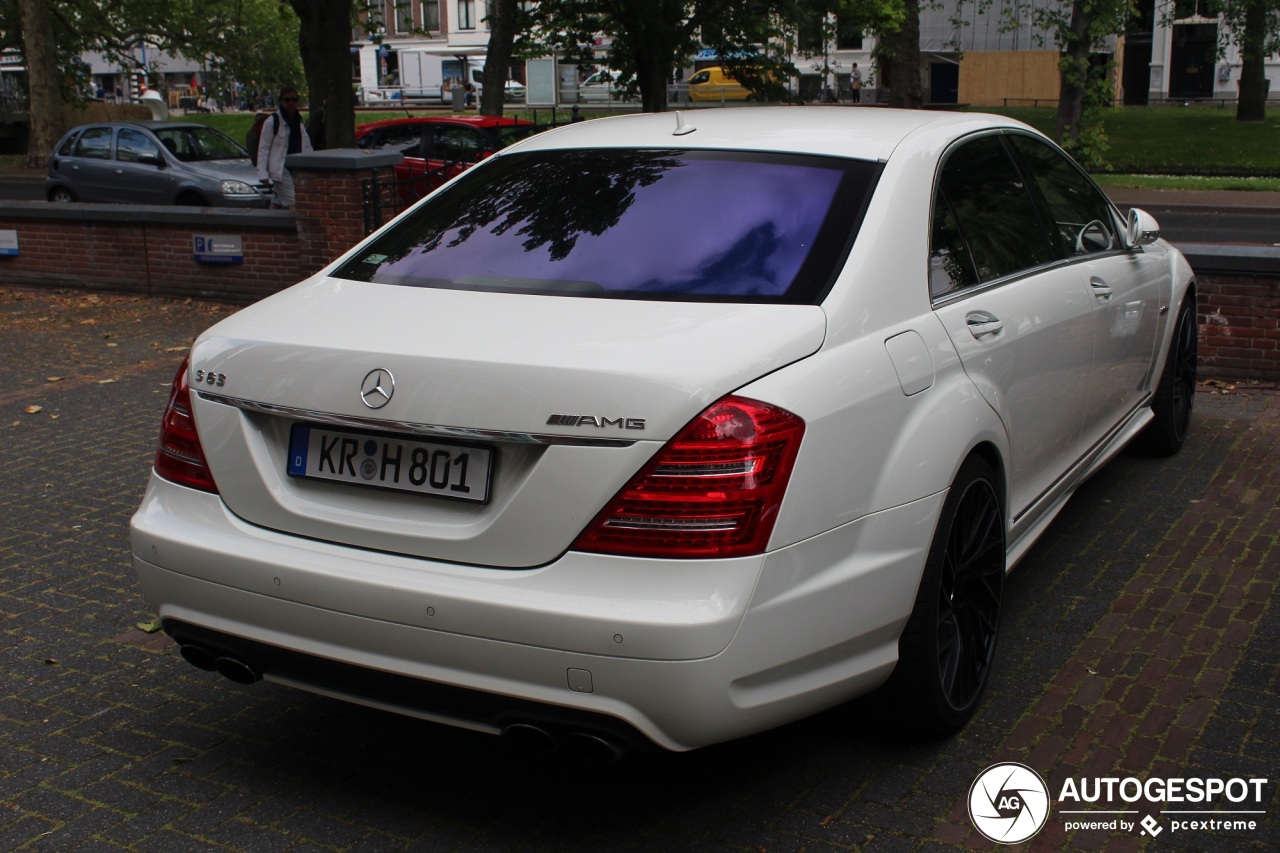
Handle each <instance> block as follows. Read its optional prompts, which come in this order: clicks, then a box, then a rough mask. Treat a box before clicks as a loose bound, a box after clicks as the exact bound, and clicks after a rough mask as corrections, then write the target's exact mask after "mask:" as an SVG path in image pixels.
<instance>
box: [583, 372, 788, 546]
mask: <svg viewBox="0 0 1280 853" xmlns="http://www.w3.org/2000/svg"><path fill="white" fill-rule="evenodd" d="M803 435H804V421H802V420H800V418H798V417H796V416H795V415H793V414H791V413H790V412H787V411H785V410H783V409H779V408H777V407H775V406H770V405H767V404H765V403H759V402H756V401H754V400H747V399H743V398H741V397H726V398H725V399H723V400H721V401H720V402H718V403H716V404H715V405H713V406H711V408H709V409H707V410H706V411H705V412H703V413H702V414H701V415H699V416H698V417H697V418H695V419H694V420H693V421H692V422H691V423H690V424H689V425H688V426H686V427H685V428H684V430H682V431H681V432H680V434H679V435H677V436H676V437H675V438H673V439H672V440H671V441H669V442H668V443H667V445H666V446H665V447H663V448H662V450H660V451H659V452H658V455H657V456H656V457H655V458H654V459H652V460H651V461H650V462H649V464H647V465H646V466H645V467H644V468H643V469H641V471H640V473H639V474H637V475H636V476H635V478H634V479H632V481H631V482H630V483H628V484H627V486H626V487H625V488H623V490H622V491H621V492H619V493H618V494H617V496H616V497H614V499H613V500H612V501H611V502H610V503H609V505H608V506H606V507H605V508H604V510H603V511H602V512H601V513H600V514H599V515H598V516H596V518H595V520H594V521H592V522H591V524H590V526H588V527H587V529H586V531H585V532H583V534H582V535H581V536H579V537H578V540H577V541H576V542H575V543H574V544H573V549H574V550H577V551H594V552H598V553H604V554H618V555H623V556H631V557H681V558H711V557H740V556H745V555H749V554H759V553H762V552H763V551H764V549H765V546H766V545H768V543H769V536H770V535H771V534H772V533H773V524H774V521H775V520H776V519H777V516H778V508H779V507H780V506H781V505H782V497H783V495H784V494H785V493H786V490H787V481H788V480H789V479H790V478H791V469H792V466H793V465H794V463H795V459H796V454H797V453H798V452H799V450H800V439H801V438H802V437H803Z"/></svg>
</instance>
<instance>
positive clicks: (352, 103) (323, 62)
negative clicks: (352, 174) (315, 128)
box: [289, 0, 356, 148]
mask: <svg viewBox="0 0 1280 853" xmlns="http://www.w3.org/2000/svg"><path fill="white" fill-rule="evenodd" d="M289 5H290V6H292V7H293V11H294V13H295V14H297V16H298V21H299V27H298V48H299V49H300V51H301V53H302V66H303V68H305V69H306V75H307V99H308V104H309V106H310V108H311V111H312V112H313V113H314V112H315V111H316V110H324V140H323V144H324V147H326V148H352V147H354V146H355V143H356V99H355V93H354V92H353V91H352V90H351V25H352V21H353V15H354V9H353V7H352V0H289Z"/></svg>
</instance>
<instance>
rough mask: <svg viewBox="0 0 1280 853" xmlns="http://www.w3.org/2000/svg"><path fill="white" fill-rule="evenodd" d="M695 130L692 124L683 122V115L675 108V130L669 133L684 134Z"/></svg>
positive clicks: (674, 134)
mask: <svg viewBox="0 0 1280 853" xmlns="http://www.w3.org/2000/svg"><path fill="white" fill-rule="evenodd" d="M695 130H697V128H696V127H694V126H693V125H691V124H685V123H684V116H683V115H681V114H680V111H679V110H676V131H675V133H673V134H671V135H672V136H684V135H686V134H689V133H693V132H694V131H695Z"/></svg>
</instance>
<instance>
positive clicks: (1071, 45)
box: [1055, 0, 1093, 145]
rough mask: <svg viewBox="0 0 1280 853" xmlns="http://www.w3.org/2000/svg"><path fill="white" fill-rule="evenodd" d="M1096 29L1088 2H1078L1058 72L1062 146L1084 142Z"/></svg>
mask: <svg viewBox="0 0 1280 853" xmlns="http://www.w3.org/2000/svg"><path fill="white" fill-rule="evenodd" d="M1092 27H1093V13H1092V12H1090V11H1086V10H1085V8H1084V0H1075V3H1073V4H1072V6H1071V33H1070V35H1069V36H1068V38H1067V44H1066V45H1064V46H1063V49H1062V57H1061V58H1060V59H1059V60H1058V70H1059V71H1060V72H1061V75H1062V82H1061V84H1060V86H1059V88H1058V123H1057V134H1056V136H1055V138H1056V139H1057V141H1058V144H1059V145H1061V144H1063V143H1064V142H1065V141H1066V140H1067V139H1070V140H1071V141H1073V142H1079V141H1080V121H1081V119H1082V118H1083V117H1084V99H1085V94H1086V93H1087V92H1088V88H1089V51H1090V48H1091V47H1092V45H1091V44H1090V43H1089V31H1090V29H1091V28H1092Z"/></svg>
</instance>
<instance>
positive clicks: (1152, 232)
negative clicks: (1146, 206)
mask: <svg viewBox="0 0 1280 853" xmlns="http://www.w3.org/2000/svg"><path fill="white" fill-rule="evenodd" d="M1126 236H1127V237H1128V238H1129V245H1130V246H1134V247H1137V246H1145V245H1147V244H1148V243H1154V242H1155V241H1157V240H1159V239H1160V223H1159V222H1156V218H1155V217H1154V216H1152V215H1151V214H1150V213H1147V212H1146V211H1145V210H1142V209H1140V208H1137V207H1134V208H1130V209H1129V222H1128V227H1127V228H1126Z"/></svg>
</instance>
